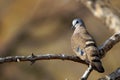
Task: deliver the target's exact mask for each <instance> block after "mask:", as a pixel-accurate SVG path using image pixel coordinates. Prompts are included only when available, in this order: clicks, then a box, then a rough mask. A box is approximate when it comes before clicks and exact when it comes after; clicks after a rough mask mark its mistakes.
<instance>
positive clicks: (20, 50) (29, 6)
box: [0, 0, 120, 80]
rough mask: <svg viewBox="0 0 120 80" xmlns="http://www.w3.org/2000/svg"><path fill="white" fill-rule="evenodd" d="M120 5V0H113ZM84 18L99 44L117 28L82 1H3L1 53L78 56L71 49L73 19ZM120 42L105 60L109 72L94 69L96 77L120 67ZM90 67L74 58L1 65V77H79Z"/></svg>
mask: <svg viewBox="0 0 120 80" xmlns="http://www.w3.org/2000/svg"><path fill="white" fill-rule="evenodd" d="M111 2H112V4H113V6H115V7H117V8H120V5H119V4H120V1H119V0H111ZM78 17H80V18H82V19H83V20H84V21H85V24H86V26H87V29H88V30H89V32H90V33H91V34H92V35H93V37H94V38H95V40H96V42H97V44H98V45H101V44H102V43H103V42H104V41H105V40H106V39H107V38H109V37H110V36H111V35H112V34H113V31H112V30H109V29H108V28H107V26H105V24H104V22H103V21H101V20H99V19H98V18H96V17H94V16H93V15H92V14H91V12H90V11H89V10H88V9H87V8H86V7H85V6H84V5H83V4H81V3H80V1H78V0H0V56H1V57H4V56H15V55H24V56H27V55H30V54H32V53H34V54H36V55H37V54H48V53H51V54H61V53H64V54H68V55H75V54H74V52H73V51H72V49H71V35H72V33H73V31H72V30H71V26H72V25H71V22H72V20H73V19H74V18H78ZM119 50H120V43H118V44H117V45H115V46H114V47H113V48H112V49H111V50H110V51H109V52H108V54H107V56H106V57H104V58H103V59H102V61H103V66H104V68H105V73H103V74H100V73H98V72H96V71H93V72H92V73H91V75H90V76H89V80H96V79H98V78H100V77H103V76H105V75H107V74H110V73H111V72H113V71H114V70H115V69H117V68H118V67H120V61H119V60H120V59H119V57H120V54H119ZM86 68H87V66H86V65H83V64H80V63H75V62H71V61H62V60H46V61H36V63H35V64H33V65H32V66H31V65H30V62H21V63H5V64H0V80H78V79H79V78H80V77H81V76H82V74H83V73H84V71H85V70H86Z"/></svg>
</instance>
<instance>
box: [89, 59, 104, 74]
mask: <svg viewBox="0 0 120 80" xmlns="http://www.w3.org/2000/svg"><path fill="white" fill-rule="evenodd" d="M96 58H97V59H96ZM91 65H92V67H93V69H95V70H96V71H98V72H100V73H103V72H104V68H103V66H102V62H101V61H100V59H99V58H98V57H95V59H93V60H92V61H91Z"/></svg>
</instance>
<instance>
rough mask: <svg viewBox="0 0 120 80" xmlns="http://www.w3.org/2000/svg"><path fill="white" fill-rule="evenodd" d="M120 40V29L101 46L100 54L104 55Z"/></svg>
mask: <svg viewBox="0 0 120 80" xmlns="http://www.w3.org/2000/svg"><path fill="white" fill-rule="evenodd" d="M119 41H120V31H119V32H116V33H115V34H113V35H112V36H111V37H110V38H109V39H107V40H106V41H105V42H104V43H103V44H102V46H101V47H100V56H101V57H103V56H104V55H105V54H106V53H107V52H108V51H109V50H110V49H111V48H112V47H113V46H114V45H115V44H117V43H118V42H119Z"/></svg>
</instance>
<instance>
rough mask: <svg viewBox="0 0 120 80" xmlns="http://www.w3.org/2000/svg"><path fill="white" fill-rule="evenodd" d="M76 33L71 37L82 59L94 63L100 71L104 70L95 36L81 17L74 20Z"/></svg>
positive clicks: (73, 46)
mask: <svg viewBox="0 0 120 80" xmlns="http://www.w3.org/2000/svg"><path fill="white" fill-rule="evenodd" d="M72 25H73V28H74V33H73V35H72V37H71V46H72V49H73V51H74V52H75V53H76V54H77V56H79V57H80V58H81V59H82V60H85V61H86V62H87V63H89V64H90V65H92V67H93V68H94V69H95V70H97V71H98V72H104V68H103V66H102V63H101V61H100V58H99V56H98V53H99V51H98V49H97V46H96V42H95V41H94V39H93V37H92V36H91V35H90V34H89V33H88V31H87V29H86V27H85V24H84V22H83V21H82V20H81V19H74V20H73V22H72Z"/></svg>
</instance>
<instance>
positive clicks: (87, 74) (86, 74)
mask: <svg viewBox="0 0 120 80" xmlns="http://www.w3.org/2000/svg"><path fill="white" fill-rule="evenodd" d="M92 70H93V68H92V66H91V65H89V67H88V69H87V70H86V71H85V73H84V74H83V76H82V77H81V80H87V78H88V76H89V75H90V73H91V72H92Z"/></svg>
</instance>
